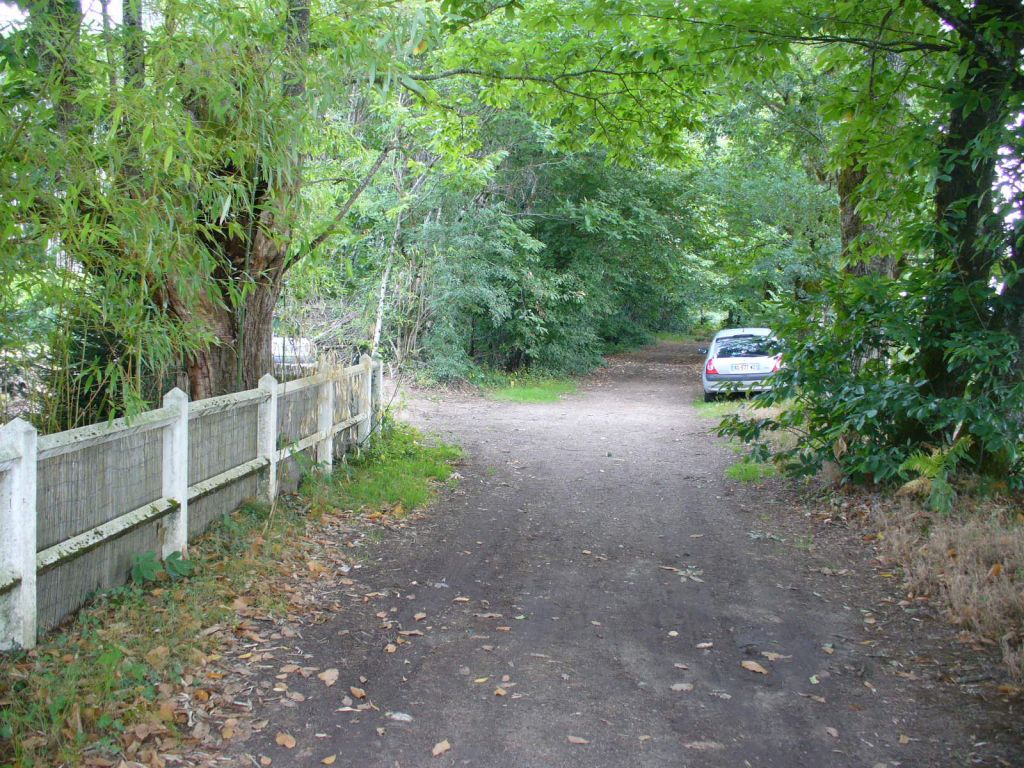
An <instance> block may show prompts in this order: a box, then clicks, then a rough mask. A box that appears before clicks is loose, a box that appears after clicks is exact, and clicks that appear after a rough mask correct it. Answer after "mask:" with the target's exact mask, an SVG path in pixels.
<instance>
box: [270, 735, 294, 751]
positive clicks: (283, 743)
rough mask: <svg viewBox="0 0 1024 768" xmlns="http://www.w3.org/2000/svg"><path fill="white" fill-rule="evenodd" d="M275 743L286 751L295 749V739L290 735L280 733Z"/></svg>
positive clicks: (275, 738)
mask: <svg viewBox="0 0 1024 768" xmlns="http://www.w3.org/2000/svg"><path fill="white" fill-rule="evenodd" d="M274 741H275V742H277V745H278V746H279V747H284V748H285V749H295V737H294V736H292V735H291V734H290V733H285V732H284V731H278V732H277V736H275V737H274Z"/></svg>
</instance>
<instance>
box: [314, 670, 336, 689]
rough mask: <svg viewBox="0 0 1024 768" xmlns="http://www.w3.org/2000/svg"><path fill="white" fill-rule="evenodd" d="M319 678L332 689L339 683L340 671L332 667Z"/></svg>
mask: <svg viewBox="0 0 1024 768" xmlns="http://www.w3.org/2000/svg"><path fill="white" fill-rule="evenodd" d="M317 677H319V678H320V679H321V680H323V683H324V685H326V686H327V687H328V688H330V687H331V686H332V685H334V684H335V683H336V682H338V670H337V669H335V668H334V667H331V668H330V669H325V670H324V671H323V672H321V673H320V674H319V675H317Z"/></svg>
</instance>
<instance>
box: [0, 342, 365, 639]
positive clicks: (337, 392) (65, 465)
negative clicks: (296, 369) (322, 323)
mask: <svg viewBox="0 0 1024 768" xmlns="http://www.w3.org/2000/svg"><path fill="white" fill-rule="evenodd" d="M379 366H380V364H379V363H376V364H375V363H373V361H371V360H370V359H369V358H366V357H364V358H363V360H362V361H361V363H360V365H358V366H351V367H349V368H346V369H343V370H338V369H324V370H322V371H320V372H319V373H317V374H316V375H314V376H310V377H307V378H305V379H300V380H297V381H292V382H288V383H287V384H278V382H277V381H275V380H274V378H273V377H271V376H265V377H264V378H263V379H261V381H260V387H259V389H256V390H251V391H249V392H241V393H238V394H235V395H228V396H225V397H221V398H212V399H210V400H203V401H200V402H198V403H189V402H188V400H187V397H186V396H185V394H184V393H183V392H181V391H180V390H177V389H175V390H172V391H171V392H169V393H168V394H167V395H166V396H165V398H164V404H163V406H162V407H161V408H157V409H155V410H153V411H147V412H146V413H143V414H140V415H138V416H137V417H135V418H134V419H132V420H131V421H128V420H124V419H118V420H115V421H114V422H111V423H109V424H97V425H94V426H90V427H84V428H81V429H77V430H71V431H69V432H62V433H60V434H57V435H47V436H45V437H42V438H39V439H38V445H37V440H36V434H35V430H34V429H32V427H31V426H30V425H28V424H25V423H24V422H21V421H19V420H15V421H14V422H11V423H10V424H8V425H6V426H4V427H2V428H0V521H2V522H3V525H4V526H5V527H9V528H10V529H11V530H12V531H14V532H15V533H13V534H12V535H9V536H7V537H6V538H4V539H3V540H0V650H3V649H6V648H9V647H13V646H21V647H30V646H31V645H33V644H34V642H35V636H36V633H37V632H43V631H46V630H47V629H49V628H52V627H54V626H56V625H57V624H59V623H60V622H61V621H63V620H64V619H65V618H66V617H68V616H69V615H70V614H71V613H73V612H74V611H75V610H76V609H77V608H79V607H80V606H81V605H82V604H83V603H84V602H85V601H86V600H87V599H88V597H89V596H90V595H91V594H93V593H95V592H97V591H101V590H106V589H110V588H112V587H115V586H118V585H120V584H123V583H124V582H125V580H126V579H127V577H128V573H129V570H130V567H131V564H132V560H133V558H134V557H135V556H136V555H139V554H142V553H144V552H147V551H154V552H157V553H160V554H161V555H162V556H167V555H168V554H169V553H170V552H172V551H177V550H184V549H186V547H187V542H188V540H189V539H191V538H193V537H195V536H196V535H198V534H200V533H202V532H203V531H204V530H205V529H206V528H207V526H208V525H209V524H210V523H211V522H212V521H213V520H215V519H217V518H218V517H219V516H220V515H222V514H225V513H227V512H230V511H231V510H233V509H235V508H236V507H237V506H238V505H239V504H240V503H241V502H242V501H244V500H245V499H246V498H249V497H254V496H257V495H258V496H260V497H261V498H264V499H270V498H273V496H274V494H275V492H276V490H277V488H278V487H279V486H280V485H282V484H283V487H284V488H285V489H291V488H294V487H295V486H296V485H297V483H298V479H299V476H300V474H301V472H300V470H301V469H306V468H308V467H309V466H312V465H313V463H314V462H316V461H319V462H320V463H321V464H322V465H324V466H328V465H329V464H330V462H331V461H333V459H334V457H335V455H339V449H340V450H341V452H343V451H344V449H345V447H347V446H348V445H351V444H354V443H356V442H360V441H361V442H363V443H364V444H365V441H366V440H367V439H369V437H370V431H371V428H372V426H373V425H374V424H375V423H376V422H375V421H374V414H373V412H374V411H375V409H376V408H377V407H378V406H379V402H380V391H379V390H380V387H379V381H380V367H379ZM376 418H377V419H379V415H378V416H377V417H376ZM296 452H301V453H302V457H301V458H296V457H295V456H294V455H293V454H294V453H296ZM275 465H276V466H278V467H279V471H278V472H277V473H276V474H274V473H273V468H274V467H275ZM275 477H276V478H278V479H279V482H277V483H275V482H272V480H273V478H275ZM22 534H24V535H22ZM33 566H34V567H33Z"/></svg>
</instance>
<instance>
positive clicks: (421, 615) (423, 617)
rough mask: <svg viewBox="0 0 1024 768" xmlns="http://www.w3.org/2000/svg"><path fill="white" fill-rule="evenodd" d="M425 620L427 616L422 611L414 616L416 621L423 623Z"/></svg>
mask: <svg viewBox="0 0 1024 768" xmlns="http://www.w3.org/2000/svg"><path fill="white" fill-rule="evenodd" d="M425 618H427V614H425V613H423V612H422V611H421V612H420V613H417V614H416V615H415V616H413V619H415V620H416V621H423V620H424V619H425Z"/></svg>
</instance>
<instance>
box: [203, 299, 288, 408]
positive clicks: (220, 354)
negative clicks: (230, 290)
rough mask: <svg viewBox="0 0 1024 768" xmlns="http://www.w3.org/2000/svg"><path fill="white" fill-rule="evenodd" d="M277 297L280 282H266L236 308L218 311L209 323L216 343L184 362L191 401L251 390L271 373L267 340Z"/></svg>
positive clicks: (270, 331)
mask: <svg viewBox="0 0 1024 768" xmlns="http://www.w3.org/2000/svg"><path fill="white" fill-rule="evenodd" d="M280 293H281V285H280V282H279V281H273V280H270V279H266V280H264V281H262V282H261V283H257V284H255V285H254V286H253V287H252V289H251V290H250V291H249V293H248V294H247V295H246V297H245V300H244V302H243V303H242V304H241V306H239V307H238V308H236V309H233V310H232V309H230V308H228V307H221V308H220V311H219V312H218V313H217V317H216V319H215V320H214V323H212V324H213V325H214V326H215V327H216V328H217V329H218V332H217V336H218V343H216V344H213V345H210V346H209V347H207V348H205V349H203V350H200V351H199V352H196V353H195V354H194V355H192V356H191V357H189V359H188V360H186V365H185V369H186V372H187V374H188V381H189V390H190V392H189V395H190V397H191V398H192V399H193V400H202V399H204V398H207V397H215V396H217V395H225V394H229V393H231V392H238V391H240V390H246V389H255V388H256V387H257V386H258V384H259V380H260V377H261V376H263V375H264V374H267V373H272V372H273V368H274V361H273V356H272V354H271V339H272V338H273V332H274V331H273V322H274V307H275V305H276V304H277V299H278V296H279V295H280ZM210 319H213V318H210Z"/></svg>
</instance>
